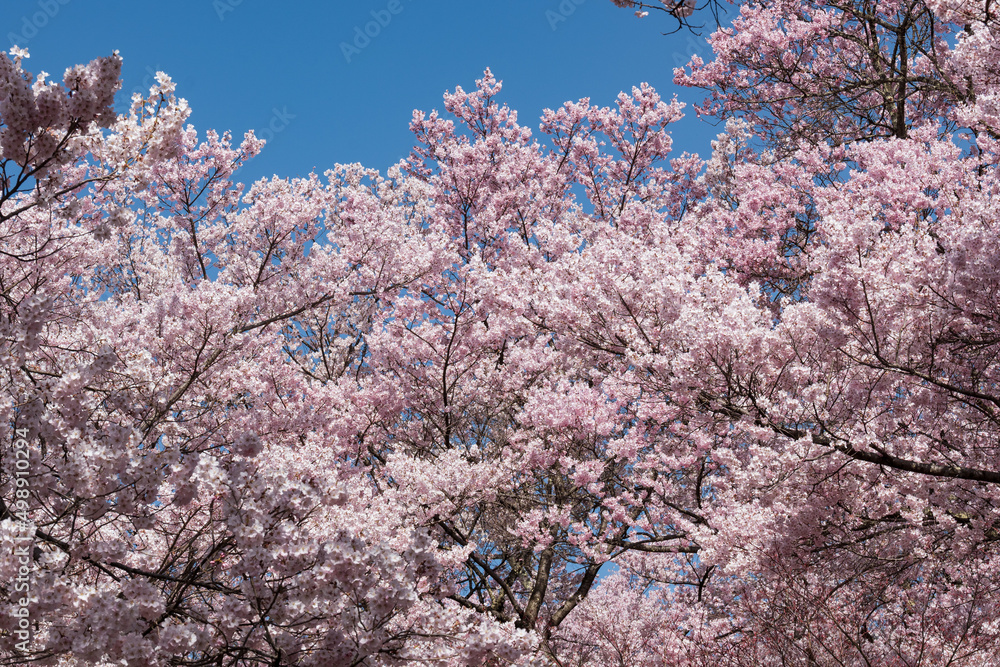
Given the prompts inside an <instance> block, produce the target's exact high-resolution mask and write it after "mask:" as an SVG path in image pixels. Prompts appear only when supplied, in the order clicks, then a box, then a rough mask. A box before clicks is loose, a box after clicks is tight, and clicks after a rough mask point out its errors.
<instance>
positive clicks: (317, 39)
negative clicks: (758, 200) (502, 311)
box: [0, 0, 719, 180]
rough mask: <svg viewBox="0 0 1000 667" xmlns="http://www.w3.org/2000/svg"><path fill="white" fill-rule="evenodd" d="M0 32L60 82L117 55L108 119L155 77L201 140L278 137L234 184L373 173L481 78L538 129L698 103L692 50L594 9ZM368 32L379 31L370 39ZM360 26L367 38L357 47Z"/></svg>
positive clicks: (697, 126)
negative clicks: (415, 116)
mask: <svg viewBox="0 0 1000 667" xmlns="http://www.w3.org/2000/svg"><path fill="white" fill-rule="evenodd" d="M372 12H375V15H374V16H373V14H372ZM2 17H3V20H2V22H0V28H2V31H0V49H2V50H7V49H8V48H9V47H10V46H11V41H12V39H13V40H16V42H17V43H18V45H19V46H22V47H27V48H28V49H29V50H30V52H31V58H30V60H28V61H27V62H26V66H27V68H28V69H29V70H30V71H32V72H35V73H37V72H38V71H39V70H45V71H47V72H49V73H50V74H51V75H53V76H58V77H59V78H61V75H62V72H63V70H64V69H65V68H66V67H68V66H70V65H73V64H76V63H81V62H87V61H89V60H91V59H92V58H95V57H97V56H101V55H107V54H109V53H110V52H112V51H114V50H116V49H117V50H118V51H119V52H120V53H121V55H122V57H123V58H124V70H123V77H124V87H123V91H122V92H121V93H119V95H120V96H121V99H120V101H119V107H121V106H122V104H123V103H124V102H123V101H124V100H127V99H128V97H129V96H130V94H131V93H132V92H133V91H134V90H143V91H145V90H146V89H148V87H149V85H150V83H151V82H152V78H153V74H154V73H155V72H156V71H157V70H162V71H165V72H167V73H168V74H169V75H170V76H171V77H172V78H173V80H174V81H175V82H176V84H177V94H178V95H179V96H181V97H184V98H186V99H187V100H188V102H189V104H190V105H191V107H192V109H193V110H194V113H193V114H192V117H191V122H192V123H194V125H195V126H196V127H197V128H198V130H199V132H202V133H203V132H204V130H206V129H209V128H214V129H217V130H220V131H222V130H227V129H228V130H231V131H232V132H233V134H234V136H242V134H243V132H245V131H246V130H248V129H254V130H256V131H257V132H258V134H263V135H264V136H265V137H267V136H268V135H269V134H272V133H271V132H270V131H269V129H272V128H274V129H278V130H279V131H277V132H274V133H273V135H272V136H270V141H269V143H268V146H267V147H266V148H265V149H264V151H263V152H262V154H261V155H260V156H258V157H257V158H256V159H254V160H253V161H252V162H251V163H250V164H249V165H248V166H247V167H246V168H245V169H244V170H243V172H242V173H241V179H243V180H254V179H256V178H260V177H263V176H269V175H271V174H275V173H276V174H278V175H280V176H300V175H305V174H307V173H309V172H310V171H312V170H314V169H315V170H317V171H320V172H322V171H324V170H326V169H328V168H330V167H332V166H333V165H334V164H335V163H344V162H361V163H362V164H365V165H366V166H369V167H374V168H377V169H380V170H383V171H384V170H385V168H386V167H387V166H389V165H390V164H392V163H394V162H395V161H397V160H398V159H400V158H402V157H404V156H406V155H407V154H408V152H409V149H410V146H411V145H412V143H413V142H412V137H411V135H410V132H409V129H408V128H409V122H410V118H411V115H412V112H413V109H415V108H418V109H424V110H430V109H433V108H438V109H440V108H441V106H442V104H441V96H442V94H443V93H444V91H445V90H451V89H454V87H455V86H456V85H461V86H462V87H464V88H466V89H469V88H471V87H473V86H474V82H475V80H476V79H477V78H479V77H480V76H481V74H482V72H483V70H484V69H485V68H486V67H490V68H492V70H493V72H494V74H495V75H496V76H497V78H499V79H502V80H503V83H504V90H503V94H502V98H501V99H502V101H504V102H506V103H507V104H508V105H509V106H511V107H513V108H515V109H517V110H518V113H519V120H520V122H521V123H522V124H525V125H528V126H530V127H531V128H532V129H533V130H536V129H537V126H538V117H539V116H540V115H541V111H542V109H544V108H545V107H556V106H559V105H561V104H562V103H563V102H564V101H566V100H577V99H579V98H581V97H590V98H591V100H592V102H594V103H599V104H601V105H610V104H612V103H613V102H614V99H615V97H616V96H617V94H618V93H619V91H622V90H626V91H628V90H630V89H631V87H632V86H633V85H637V84H639V83H640V82H643V81H647V82H649V83H650V84H652V85H653V86H654V87H656V89H657V90H658V91H659V92H660V94H661V95H663V96H664V97H665V98H669V97H671V96H673V95H674V94H677V96H678V97H679V98H680V99H681V100H682V101H687V102H696V101H699V100H701V99H702V97H703V94H702V93H701V91H695V90H687V89H683V88H679V87H677V86H674V85H673V83H672V78H673V74H672V72H673V68H674V67H675V66H676V65H680V64H683V63H685V62H687V60H688V59H689V57H690V56H691V55H692V54H694V53H698V54H699V55H701V56H702V57H704V58H706V59H708V57H709V55H710V51H709V49H708V47H707V44H705V42H704V35H703V36H701V37H698V36H693V35H691V34H689V33H685V32H682V33H677V34H674V35H668V36H664V35H663V34H661V33H662V32H663V31H666V30H669V29H671V28H672V27H673V26H672V25H671V24H670V23H669V21H668V19H667V18H666V17H659V16H650V17H648V18H646V19H644V20H640V19H637V18H635V16H634V15H633V14H632V13H631V12H630V11H628V10H622V9H617V8H616V7H614V6H613V5H612V4H611V3H610V2H608V0H499V1H494V2H483V1H479V2H477V1H472V2H441V1H438V2H435V1H433V0H355V1H353V2H347V1H343V0H340V1H338V0H329V1H326V2H321V1H319V0H314V1H298V2H296V1H294V0H288V1H284V2H276V1H273V0H272V1H271V2H265V1H264V0H171V1H170V2H166V1H153V0H148V1H141V0H4V1H3V9H2ZM376 18H381V19H382V22H383V23H384V25H378V24H371V25H368V24H369V23H370V22H372V21H375V19H376ZM376 26H377V28H378V30H377V31H376V29H375V28H376ZM366 27H367V28H368V32H369V33H376V32H377V34H376V36H374V37H368V36H365V38H367V39H368V42H367V44H366V42H365V38H359V37H358V33H359V32H362V33H363V31H364V30H365V28H366ZM708 32H709V31H708V30H706V31H705V35H707V33H708ZM344 43H346V44H348V45H350V46H351V49H348V50H347V53H345V49H344V47H343V46H342V44H344ZM358 45H360V46H362V47H363V48H360V49H358V48H357V47H358ZM354 49H357V50H354ZM687 111H688V112H689V113H688V117H687V118H686V119H685V120H684V121H682V122H681V123H680V124H678V129H677V130H675V132H674V133H673V134H674V140H675V146H676V147H677V148H678V149H681V150H688V151H691V152H698V153H700V154H701V155H703V156H707V154H708V152H709V149H710V147H709V141H710V140H711V139H712V138H714V137H715V135H716V134H717V133H718V132H719V128H716V127H713V126H711V125H708V124H707V123H706V122H704V121H699V120H697V119H696V118H695V114H694V113H693V110H692V109H691V108H690V107H689V108H688V110H687ZM269 126H270V127H269Z"/></svg>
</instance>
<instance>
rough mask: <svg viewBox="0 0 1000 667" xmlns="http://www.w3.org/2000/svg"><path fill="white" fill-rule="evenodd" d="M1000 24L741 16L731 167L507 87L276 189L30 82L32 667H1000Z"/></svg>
mask: <svg viewBox="0 0 1000 667" xmlns="http://www.w3.org/2000/svg"><path fill="white" fill-rule="evenodd" d="M907 17H909V18H907ZM921 26H922V27H921ZM931 28H933V31H932V32H931V33H928V32H927V30H931ZM996 30H997V25H996V18H995V17H994V16H993V14H992V13H991V6H990V4H989V3H988V2H980V3H978V4H977V3H969V2H965V3H948V2H935V3H927V4H926V5H919V6H918V5H917V4H914V3H910V4H905V3H898V6H897V4H891V6H890V3H879V4H878V6H877V7H876V6H875V5H874V4H870V3H869V4H864V3H857V4H848V3H838V4H836V5H834V4H832V3H831V4H821V3H814V4H809V5H802V4H796V5H794V6H793V5H791V4H788V3H778V4H769V5H767V6H763V5H757V4H754V5H747V6H744V7H743V8H742V9H741V14H740V17H739V18H738V19H737V21H736V22H735V23H734V26H733V28H732V29H731V30H728V29H727V30H720V31H719V32H717V33H715V35H714V36H713V37H712V43H713V48H715V49H716V60H715V61H714V62H713V63H708V64H706V63H702V62H700V61H694V62H692V64H691V66H690V68H688V69H687V70H684V71H680V72H678V73H677V76H678V79H679V80H680V81H681V82H683V83H687V84H690V85H696V86H701V87H704V88H706V89H708V90H709V91H710V95H711V96H712V97H711V98H710V100H709V102H708V104H707V105H706V107H705V108H704V109H703V110H702V112H703V113H714V114H716V115H718V116H719V117H720V118H722V119H723V120H725V121H726V122H727V125H726V132H725V133H723V134H722V135H720V137H719V139H718V141H716V142H715V145H714V147H713V149H714V150H713V152H712V155H711V156H710V157H709V158H708V159H707V160H702V159H701V158H699V157H698V156H694V155H688V154H683V155H679V156H677V155H673V154H672V152H671V140H670V135H669V126H670V124H671V123H672V122H674V121H676V120H677V119H678V118H680V117H681V114H682V109H681V106H682V105H680V104H679V103H677V102H676V101H665V100H663V99H662V98H661V97H660V96H659V95H658V94H657V93H656V92H655V91H654V90H653V89H652V88H650V87H649V86H647V85H641V86H637V87H636V88H634V89H632V91H631V93H629V94H626V93H623V94H622V95H620V96H619V98H618V99H617V100H616V101H615V104H614V105H613V106H610V107H603V106H599V105H595V104H592V103H591V102H590V100H587V99H584V100H580V101H578V102H570V103H566V104H565V105H563V106H562V107H561V108H559V109H556V110H546V111H545V112H544V114H543V116H542V118H541V124H540V126H539V128H538V129H537V130H533V129H532V128H529V127H527V126H525V125H521V124H520V123H519V122H518V116H517V114H516V112H515V111H514V110H512V109H509V108H508V107H507V106H505V105H503V104H502V103H501V102H500V100H499V96H500V94H501V85H500V83H499V82H498V81H497V80H496V79H495V78H494V77H493V75H492V73H490V72H489V71H487V72H486V73H485V74H484V76H483V78H482V79H481V80H480V81H478V82H477V84H476V87H475V89H473V90H471V91H466V90H463V89H462V88H456V89H455V90H454V91H453V92H450V93H448V94H446V95H445V98H444V106H443V111H442V112H440V113H439V112H437V111H433V112H430V113H424V112H415V114H414V118H413V122H412V129H413V132H414V135H415V142H416V145H415V147H414V149H413V151H412V153H411V154H410V156H409V158H408V159H406V160H404V161H402V162H401V163H399V164H398V165H396V166H394V167H393V168H391V169H389V170H388V171H387V172H386V173H385V174H384V175H383V174H380V173H378V172H376V171H373V170H369V169H366V168H364V167H362V166H361V165H339V166H337V167H335V168H334V169H332V170H330V171H328V172H326V173H325V174H323V175H322V176H318V175H312V176H309V177H307V178H301V179H281V178H277V177H275V178H272V179H266V180H262V181H259V182H257V183H254V184H252V185H250V186H249V187H244V186H242V185H240V184H239V183H237V182H236V181H235V180H234V173H235V171H236V170H237V169H238V168H239V166H240V165H241V164H243V162H244V161H246V160H247V159H250V158H251V157H252V156H253V155H255V154H256V153H257V152H258V151H259V150H260V149H261V145H262V142H260V141H259V140H258V139H256V138H255V137H254V136H253V135H252V134H248V135H247V136H245V137H244V138H243V140H242V142H240V143H239V144H238V145H236V144H235V143H234V141H233V139H232V137H231V136H229V135H228V134H217V133H213V132H208V133H206V134H205V135H204V136H199V135H198V133H197V132H196V131H195V129H194V128H193V127H191V126H190V125H186V124H185V123H186V120H187V117H188V114H189V111H188V108H187V105H186V104H185V102H184V101H183V100H182V99H178V98H177V97H176V96H175V94H174V87H173V84H172V83H171V82H170V80H169V79H168V78H167V77H166V76H165V75H161V76H160V78H159V79H158V81H157V84H156V86H155V87H154V88H153V89H152V90H151V91H150V93H149V95H148V96H145V97H144V96H141V95H139V96H136V97H135V98H134V99H133V100H132V106H131V108H130V110H129V112H128V113H127V114H123V115H120V116H118V117H115V116H114V114H113V112H111V111H110V109H111V102H112V100H113V94H114V92H115V90H116V88H117V86H118V72H119V68H120V60H119V59H118V58H117V56H112V57H109V58H104V59H99V60H96V61H94V62H92V63H90V64H89V65H86V66H81V67H76V68H72V69H70V70H68V71H67V74H66V76H65V77H64V80H63V83H62V84H56V83H51V82H48V81H46V80H45V79H44V78H38V77H34V78H33V77H31V75H29V74H28V73H27V71H26V70H25V69H24V59H25V58H26V56H27V54H26V53H24V52H22V51H15V50H12V52H11V54H10V56H7V55H6V54H5V55H2V56H0V119H2V121H3V125H2V127H3V130H2V134H0V150H2V157H0V167H2V169H3V174H2V176H3V184H4V185H3V187H4V189H3V199H2V202H0V235H2V238H3V245H2V248H0V294H2V297H3V298H2V304H0V307H2V309H3V310H2V313H0V358H2V363H3V370H4V374H3V379H2V383H3V394H2V397H3V402H2V404H0V410H2V411H3V418H2V419H0V429H3V432H2V433H0V441H2V442H3V443H4V444H3V446H2V449H0V454H2V458H0V499H2V504H0V542H3V545H2V546H0V606H2V607H3V610H4V613H3V615H2V616H0V655H2V656H3V658H4V660H5V661H6V664H11V665H14V664H25V663H38V664H53V665H66V666H69V665H112V664H126V665H137V664H143V665H206V666H207V665H234V666H236V665H272V666H278V665H406V664H436V665H548V666H551V665H580V666H584V665H595V666H596V665H621V666H623V667H624V666H626V665H627V666H631V665H660V664H679V665H708V664H713V665H715V664H723V665H771V664H775V665H779V664H789V665H799V664H801V665H835V664H872V665H875V664H885V665H896V664H898V665H942V664H953V665H966V666H979V665H981V666H983V667H985V666H988V665H990V664H992V661H993V660H994V658H993V656H994V655H995V654H996V653H997V652H998V650H1000V606H998V605H1000V603H998V600H1000V596H998V590H997V589H998V586H1000V584H998V583H997V581H996V576H995V572H996V571H997V568H998V566H1000V514H998V509H997V500H996V494H997V488H998V486H997V485H998V484H1000V465H998V463H997V461H998V450H997V448H998V444H997V434H998V432H1000V429H998V423H997V413H996V410H997V409H998V407H1000V396H998V394H997V391H996V386H997V377H996V376H997V375H998V373H1000V367H998V362H997V359H998V355H997V349H998V339H997V337H996V330H997V320H998V318H1000V314H998V312H997V298H996V296H997V294H998V292H1000V266H998V264H997V261H996V259H995V258H997V257H1000V247H997V245H998V237H997V234H996V229H995V227H996V224H995V220H996V214H995V211H996V209H997V207H996V198H997V196H998V193H1000V181H998V176H997V165H998V160H997V155H998V150H1000V146H998V144H997V139H998V137H997V131H998V128H1000V115H998V113H997V108H996V91H997V89H998V87H997V81H996V79H997V75H996V72H997V71H998V70H1000V67H998V60H1000V59H998V57H997V56H998V54H1000V48H998V42H997V38H996ZM887 34H891V35H895V39H897V41H896V42H892V39H893V38H889V42H888V43H887V42H886V41H885V40H886V37H885V35H887ZM849 35H851V36H853V37H852V38H851V39H849V38H848V36H849ZM928 35H931V37H933V39H932V38H931V37H928ZM949 36H950V37H949ZM854 37H856V38H857V40H860V42H861V43H866V44H868V45H869V46H872V44H875V43H877V44H878V48H883V47H884V48H885V49H887V50H888V52H889V53H890V54H891V53H894V54H896V55H895V56H892V57H895V58H896V59H895V60H892V57H890V56H883V55H876V54H875V53H872V52H870V49H869V51H864V50H863V49H861V47H860V46H851V45H852V44H854V45H857V44H858V43H859V42H858V41H857V40H854V41H852V40H853V38H854ZM865 39H868V40H869V42H864V40H865ZM837 40H841V41H840V42H837ZM920 40H925V41H920ZM927 40H929V41H927ZM831 41H834V42H837V43H838V44H841V47H842V51H836V53H841V52H843V53H845V54H846V53H850V49H851V48H857V49H860V50H859V51H858V53H859V54H862V51H864V53H863V54H862V55H865V57H868V58H869V61H870V63H877V62H882V61H881V60H880V58H883V57H885V58H887V59H888V61H889V62H890V63H892V64H891V68H890V69H891V71H890V70H886V72H888V73H887V74H885V75H884V76H882V75H879V74H877V73H874V71H873V70H872V68H873V67H874V65H872V66H871V67H869V66H865V67H855V66H854V65H852V64H851V62H853V61H849V60H847V59H846V56H845V60H844V62H841V63H839V64H838V63H837V62H836V61H835V60H834V59H833V58H832V57H831V53H833V52H831V51H830V50H829V44H830V43H831ZM904 42H905V44H907V45H914V44H919V45H920V46H919V47H913V46H906V47H905V49H904V47H902V46H899V44H902V43H904ZM904 51H905V55H904ZM788 53H793V54H795V58H794V59H793V60H790V61H788V62H786V59H785V58H784V54H788ZM880 53H881V52H880ZM904 60H905V64H904V62H903V61H904ZM776 61H777V62H776ZM883 64H884V63H883ZM838 67H840V68H841V70H840V71H838V70H837V68H838ZM795 68H799V70H801V71H797V70H796V69H795ZM892 68H895V69H892ZM914 73H920V74H914ZM880 76H882V79H884V80H882V79H879V81H880V83H879V82H877V81H875V79H878V78H879V77H880ZM852 77H853V79H852ZM866 77H867V78H866ZM914 77H916V78H914ZM935 77H937V79H935ZM938 79H939V80H938ZM789 81H795V82H798V83H795V84H794V85H799V86H801V95H799V97H795V96H794V95H792V94H791V93H790V92H789V91H788V90H786V89H785V88H783V86H787V85H790V84H788V82H789ZM847 81H856V85H855V84H851V85H852V86H855V87H854V88H853V89H856V90H859V91H865V92H864V93H863V94H859V95H860V96H859V97H858V98H857V99H859V100H860V99H862V98H864V100H863V101H859V102H858V103H857V104H856V105H855V106H851V99H852V98H851V95H850V94H849V93H848V92H846V91H847V88H848V87H849V86H848V84H847V83H844V82H847ZM837 86H840V88H837ZM880 86H881V87H880ZM758 89H759V90H758ZM767 91H770V92H767ZM782 91H784V92H782ZM838 91H839V92H838ZM900 91H902V92H900ZM900 95H902V97H903V98H904V99H903V102H904V104H903V107H902V108H903V115H902V118H901V119H900V115H899V109H900V107H899V106H898V105H897V104H895V102H896V101H898V97H899V96H900ZM890 101H892V104H890V103H889V102H890ZM852 114H853V115H852ZM21 568H24V570H23V571H22V569H21ZM19 577H20V578H21V580H22V581H23V582H25V584H26V588H27V590H24V587H19V585H18V584H19ZM22 598H23V601H22ZM22 602H23V603H22ZM22 608H23V609H26V610H27V611H26V612H24V614H22V613H21V612H20V609H22ZM22 618H27V619H28V622H27V623H26V624H22V622H21V620H22Z"/></svg>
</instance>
